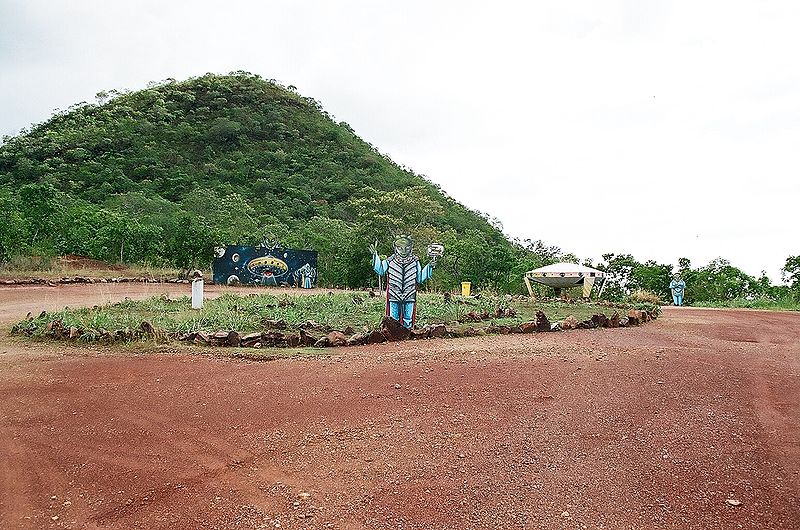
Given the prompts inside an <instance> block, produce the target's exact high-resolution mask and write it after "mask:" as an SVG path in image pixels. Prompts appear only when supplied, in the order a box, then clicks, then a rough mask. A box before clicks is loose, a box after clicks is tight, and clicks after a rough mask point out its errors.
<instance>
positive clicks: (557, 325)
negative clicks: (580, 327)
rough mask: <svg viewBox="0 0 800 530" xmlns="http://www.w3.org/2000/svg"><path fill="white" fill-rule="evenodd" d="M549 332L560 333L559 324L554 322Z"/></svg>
mask: <svg viewBox="0 0 800 530" xmlns="http://www.w3.org/2000/svg"><path fill="white" fill-rule="evenodd" d="M550 331H561V323H560V322H554V323H553V325H552V326H550Z"/></svg>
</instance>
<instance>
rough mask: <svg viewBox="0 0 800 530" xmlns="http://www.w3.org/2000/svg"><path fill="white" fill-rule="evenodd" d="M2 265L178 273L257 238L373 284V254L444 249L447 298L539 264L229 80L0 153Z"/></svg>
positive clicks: (431, 188)
mask: <svg viewBox="0 0 800 530" xmlns="http://www.w3.org/2000/svg"><path fill="white" fill-rule="evenodd" d="M0 213H2V215H3V217H4V218H5V219H6V220H7V222H6V223H4V225H3V227H2V228H0V259H9V258H11V257H13V256H15V255H19V254H32V253H34V254H45V255H55V254H64V253H74V254H82V255H86V256H90V257H93V258H98V259H103V260H111V261H125V262H139V263H142V262H146V263H152V264H156V265H160V264H164V265H177V266H183V267H189V266H196V265H207V264H208V263H209V262H210V260H211V257H212V250H213V247H214V246H215V245H218V244H221V243H243V244H248V243H249V244H255V243H258V242H261V241H262V240H263V239H264V238H265V237H268V238H270V239H273V240H278V241H280V242H282V243H285V244H286V245H287V246H294V247H305V248H314V249H316V250H318V251H319V252H320V280H321V282H323V283H324V284H328V285H351V286H360V285H367V284H369V283H370V282H372V281H374V276H373V275H372V274H371V272H370V267H369V258H368V252H367V245H368V244H369V242H371V241H373V240H376V239H377V240H378V241H379V246H380V249H381V251H382V252H385V253H388V252H390V246H389V245H390V244H391V243H390V242H391V238H392V234H396V233H400V232H410V233H411V234H412V235H413V236H415V238H416V240H417V247H418V249H419V251H420V252H423V245H427V243H429V242H432V241H438V242H442V243H444V244H445V247H446V249H447V250H446V257H445V258H444V259H443V260H442V262H441V266H440V268H439V270H438V271H437V275H436V276H437V277H436V283H438V284H439V286H441V287H449V286H451V285H455V284H456V283H457V282H459V281H462V280H471V281H473V282H475V283H476V284H478V285H479V286H493V287H496V288H499V289H506V288H509V287H511V286H514V288H517V286H518V285H519V277H520V276H519V274H520V273H521V271H522V270H525V268H526V267H529V266H532V265H537V264H538V263H537V261H539V259H538V257H537V256H536V255H534V254H532V253H530V252H528V251H526V250H525V249H523V248H522V247H521V246H519V245H514V244H512V243H511V242H509V241H508V240H507V239H506V238H505V237H504V236H503V235H502V233H501V232H500V231H499V230H497V229H496V228H495V227H493V226H492V225H490V224H489V223H488V222H487V221H486V219H485V217H484V216H482V215H480V214H478V213H476V212H473V211H471V210H469V209H467V208H465V207H464V206H463V205H461V204H459V203H458V202H456V201H454V200H453V199H452V198H450V197H449V196H447V195H446V194H445V193H444V192H443V191H442V190H441V189H439V188H438V187H437V186H436V185H435V184H433V183H431V182H430V181H428V180H426V179H425V178H423V177H421V176H420V175H417V174H415V173H413V172H411V171H409V170H407V169H405V168H401V167H400V166H398V165H397V164H395V163H394V162H392V161H391V160H390V159H389V158H388V157H387V156H385V155H382V154H381V153H379V152H378V151H377V149H375V148H374V147H373V146H371V145H370V144H368V143H367V142H365V141H364V140H362V139H360V138H359V137H358V136H356V134H355V133H354V132H353V130H352V129H351V128H350V126H348V125H347V124H346V123H344V122H340V123H337V122H336V121H334V120H333V119H332V118H331V116H330V115H329V114H328V113H327V112H325V111H324V110H323V109H322V107H321V105H320V104H319V103H318V102H317V101H315V100H314V99H311V98H308V97H304V96H301V95H299V94H298V93H297V92H296V91H295V90H293V88H292V87H289V88H288V89H287V88H284V87H282V86H280V85H279V84H277V83H275V82H274V81H267V80H263V79H261V78H260V77H258V76H256V75H253V74H249V73H244V72H237V73H234V74H231V75H225V76H217V75H205V76H203V77H199V78H195V79H189V80H187V81H184V82H175V81H174V80H168V81H165V82H162V83H159V84H157V85H155V86H152V87H151V88H148V89H145V90H140V91H136V92H130V93H117V92H111V93H105V92H101V93H99V94H98V102H97V104H88V103H81V104H78V105H74V106H73V107H71V108H70V109H68V110H67V111H64V112H61V113H58V114H56V115H55V116H53V117H52V118H51V119H49V120H48V121H47V122H45V123H42V124H39V125H36V126H33V127H32V128H31V129H30V130H29V131H23V132H22V133H21V134H20V135H18V136H16V137H12V138H8V137H7V138H4V142H3V144H2V145H0Z"/></svg>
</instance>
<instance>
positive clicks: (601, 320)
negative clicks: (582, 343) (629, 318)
mask: <svg viewBox="0 0 800 530" xmlns="http://www.w3.org/2000/svg"><path fill="white" fill-rule="evenodd" d="M592 322H594V325H595V327H597V328H607V327H609V323H608V317H607V316H605V315H604V314H603V313H599V314H594V315H592Z"/></svg>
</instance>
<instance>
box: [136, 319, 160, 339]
mask: <svg viewBox="0 0 800 530" xmlns="http://www.w3.org/2000/svg"><path fill="white" fill-rule="evenodd" d="M139 329H141V330H142V333H144V334H146V335H155V334H156V329H155V328H154V327H153V324H152V323H151V322H149V321H147V320H142V323H141V324H139Z"/></svg>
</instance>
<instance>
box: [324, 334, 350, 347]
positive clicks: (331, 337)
mask: <svg viewBox="0 0 800 530" xmlns="http://www.w3.org/2000/svg"><path fill="white" fill-rule="evenodd" d="M328 342H329V343H330V345H331V346H346V345H347V336H346V335H345V334H344V333H342V332H341V331H331V332H330V333H328Z"/></svg>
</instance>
